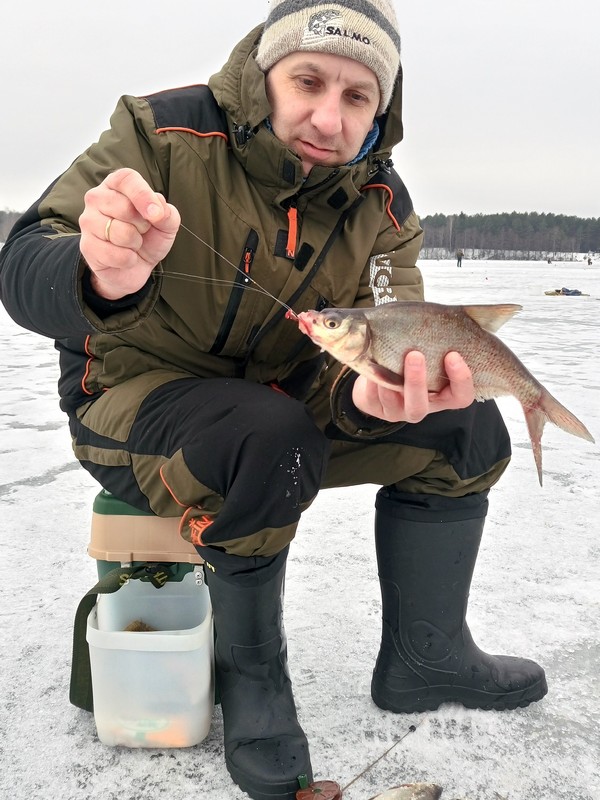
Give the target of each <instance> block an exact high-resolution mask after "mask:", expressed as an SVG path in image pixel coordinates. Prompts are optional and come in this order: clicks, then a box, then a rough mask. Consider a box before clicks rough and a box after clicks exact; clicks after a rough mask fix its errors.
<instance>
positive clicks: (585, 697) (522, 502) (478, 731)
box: [0, 261, 600, 800]
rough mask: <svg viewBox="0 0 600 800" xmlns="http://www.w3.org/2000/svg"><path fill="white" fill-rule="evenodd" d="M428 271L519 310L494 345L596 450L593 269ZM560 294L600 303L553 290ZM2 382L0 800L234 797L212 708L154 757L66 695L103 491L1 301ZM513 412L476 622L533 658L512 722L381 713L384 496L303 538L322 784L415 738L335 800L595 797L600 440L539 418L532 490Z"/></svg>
mask: <svg viewBox="0 0 600 800" xmlns="http://www.w3.org/2000/svg"><path fill="white" fill-rule="evenodd" d="M422 268H423V272H424V275H425V281H426V287H427V299H428V300H432V301H437V302H445V303H466V304H468V303H496V302H498V303H500V302H513V303H520V304H522V305H523V311H522V312H521V313H520V314H518V315H517V316H516V317H515V318H514V319H513V320H511V321H510V322H509V323H507V324H506V326H505V327H504V328H502V329H501V331H500V334H499V335H500V336H501V338H502V339H503V340H504V341H505V342H506V343H507V344H508V345H509V346H510V347H511V348H512V349H513V350H514V351H515V353H516V354H517V355H518V356H519V357H520V358H521V360H522V361H523V362H524V363H525V364H526V365H527V366H528V367H529V369H530V370H531V371H532V372H533V373H534V374H535V375H536V377H537V378H538V379H539V380H540V381H541V382H542V383H544V384H545V386H546V387H547V388H548V389H549V390H550V391H551V392H552V393H553V394H554V395H555V396H556V397H557V398H558V399H559V400H560V401H561V402H562V403H564V404H565V405H566V406H567V407H568V408H569V409H570V410H571V411H573V413H575V414H576V415H577V416H578V417H580V418H581V419H582V421H583V422H584V423H585V424H586V425H587V427H588V428H589V429H590V431H591V432H592V434H593V435H594V436H595V437H596V440H597V441H600V317H599V314H600V266H599V265H597V264H596V265H594V266H592V267H588V266H584V265H583V264H582V263H581V262H580V263H576V264H573V263H564V264H561V263H555V264H552V265H549V264H546V263H534V262H519V263H510V262H470V261H463V266H462V268H461V269H457V268H456V266H455V263H454V262H453V261H445V262H423V264H422ZM562 286H566V287H569V288H579V289H581V290H582V291H583V292H586V293H588V294H589V295H590V296H589V297H549V296H546V295H544V291H545V290H549V289H554V288H558V287H562ZM200 290H201V289H198V291H200ZM0 378H1V386H2V392H1V394H0V430H1V439H0V555H1V563H2V568H3V575H4V578H3V580H2V581H1V582H0V626H1V630H2V632H3V646H2V649H1V656H0V659H1V662H0V753H1V762H2V769H1V770H0V797H2V798H5V797H6V798H7V800H8V798H10V799H11V800H38V799H39V800H41V799H42V798H43V799H44V800H47V798H51V797H62V798H65V800H98V799H99V798H102V800H138V798H139V799H140V800H141V798H144V800H154V799H155V798H159V797H164V798H165V800H192V798H202V800H243V798H245V797H246V795H245V794H243V793H242V792H241V791H239V790H238V789H237V787H235V786H234V785H233V784H232V783H231V781H230V778H229V776H228V774H227V772H226V769H225V766H224V762H223V755H222V744H221V739H222V721H221V716H220V710H217V711H215V715H214V720H213V725H212V728H211V732H210V734H209V736H208V738H207V739H206V740H205V741H204V742H202V743H201V744H200V745H198V746H197V747H194V748H191V749H187V750H162V751H160V750H156V751H153V750H127V749H123V748H108V747H105V746H103V745H102V744H100V742H99V741H98V739H97V737H96V732H95V726H94V721H93V718H92V717H91V715H89V714H87V713H85V712H83V711H80V710H78V709H76V708H74V707H73V706H71V705H69V702H68V681H69V669H70V657H71V633H72V624H73V615H74V612H75V609H76V607H77V604H78V602H79V600H80V598H81V596H82V595H83V594H85V592H86V591H87V590H88V589H89V588H90V587H91V586H92V585H93V584H94V582H95V565H94V563H93V561H92V560H91V559H90V558H89V557H87V555H86V546H87V541H88V531H89V524H90V518H91V504H92V500H93V497H94V495H95V494H96V492H97V490H98V487H97V485H96V484H95V483H94V482H93V481H92V479H91V478H90V477H89V476H88V475H87V473H85V472H84V471H83V470H82V469H81V468H80V467H79V466H78V465H77V463H76V462H75V461H74V459H73V457H72V455H71V450H70V442H69V435H68V431H67V427H66V418H65V417H64V415H63V414H62V413H61V412H60V411H59V409H58V405H57V399H56V389H55V386H56V379H57V366H56V353H55V351H54V349H53V345H52V343H51V342H49V341H46V340H43V339H41V338H40V337H37V336H34V335H33V334H29V333H28V332H26V331H23V330H21V329H19V328H18V327H16V326H15V325H14V324H13V323H12V322H11V321H10V320H9V318H8V317H7V316H6V314H5V312H4V310H3V308H1V307H0ZM501 408H502V411H503V414H504V415H505V418H506V421H507V424H508V426H509V428H510V431H511V435H512V439H513V448H514V457H513V461H512V463H511V465H510V467H509V469H508V471H507V473H506V475H505V476H504V477H503V479H502V481H501V482H500V484H499V485H498V486H497V487H496V488H495V489H494V490H493V491H492V493H491V498H490V514H489V520H488V524H487V527H486V532H485V534H484V539H483V543H482V547H481V551H480V557H479V561H478V564H477V568H476V572H475V577H474V580H473V586H472V591H471V602H470V613H469V621H470V626H471V629H472V630H473V633H474V636H475V639H476V641H477V642H478V644H479V645H480V646H481V647H482V648H484V649H487V650H489V651H491V652H497V653H510V654H514V655H521V656H528V657H531V658H534V659H536V660H537V661H539V662H540V663H541V664H542V665H543V666H544V667H545V669H546V672H547V677H548V683H549V693H548V695H547V697H546V698H544V700H543V701H541V702H540V703H537V704H534V705H532V706H530V707H529V708H527V709H520V710H518V711H513V712H501V713H493V712H483V711H468V710H465V709H463V708H461V707H458V706H452V705H447V706H443V707H442V708H441V709H440V710H439V711H437V712H428V713H424V714H418V715H411V716H398V715H394V714H391V713H387V712H383V711H381V710H380V709H378V708H377V707H376V706H375V705H374V704H373V703H372V701H371V698H370V694H369V686H370V675H371V670H372V668H373V664H374V659H375V655H376V653H377V647H378V641H379V634H380V602H379V584H378V580H377V575H376V567H375V555H374V548H373V549H372V552H371V557H370V558H368V559H367V560H365V558H364V555H363V554H364V551H365V548H366V547H367V548H368V547H372V544H369V543H371V542H372V537H371V529H372V521H373V500H374V495H375V487H373V486H364V487H359V488H353V489H344V490H328V491H326V492H322V493H321V495H320V496H319V497H318V499H317V500H316V502H315V503H314V504H313V505H312V506H311V508H310V509H309V511H308V512H306V514H305V516H304V518H303V520H302V523H301V526H300V530H299V533H298V536H297V538H296V541H295V543H294V544H293V545H292V550H291V556H290V561H289V569H288V580H287V589H286V614H285V619H286V629H287V634H288V640H289V661H290V670H291V673H292V678H293V681H294V687H295V696H296V700H297V704H298V708H299V716H300V719H301V721H302V723H303V726H304V728H305V731H306V733H307V735H308V738H309V741H310V743H311V752H312V761H313V766H314V770H315V778H317V779H332V780H337V781H338V782H339V783H340V784H341V785H342V786H345V785H346V784H348V783H350V782H351V781H352V780H353V779H354V778H355V777H356V776H357V775H359V774H360V773H361V772H362V771H363V770H364V769H365V768H366V767H368V766H369V765H370V764H372V763H373V762H374V761H375V760H376V759H378V758H379V757H380V756H382V755H383V753H384V752H385V751H386V750H387V749H388V748H390V747H391V746H392V745H393V744H394V742H395V741H397V740H399V739H400V738H402V737H404V736H405V735H406V734H408V735H406V738H403V739H402V741H401V742H400V743H399V744H397V746H396V747H395V748H394V749H393V750H392V751H391V752H390V753H389V754H388V755H387V756H386V757H385V758H383V759H381V760H380V761H379V762H378V763H377V764H376V766H375V767H373V769H371V770H369V771H368V772H367V773H366V774H365V775H364V776H363V777H361V778H359V779H358V780H356V781H354V782H353V783H352V785H351V786H350V787H349V788H348V790H347V792H345V793H344V800H367V798H370V797H372V796H373V795H375V794H377V793H378V792H382V791H384V790H385V789H387V788H390V787H392V786H395V785H397V784H399V783H403V782H409V781H430V782H434V783H438V784H440V785H441V786H442V787H443V788H444V793H443V795H442V800H454V798H460V800H597V799H598V797H600V766H599V765H600V736H599V733H598V731H599V729H600V689H599V682H598V677H597V675H598V665H599V663H600V635H599V634H600V622H599V620H600V543H599V533H598V530H599V527H600V526H599V522H600V464H599V446H598V444H596V445H592V444H590V443H588V442H584V441H582V440H580V439H576V438H574V437H572V436H569V435H567V434H566V433H564V432H562V431H560V430H558V429H557V428H554V427H553V426H551V425H547V426H546V429H545V432H544V438H543V450H544V487H543V488H540V486H539V485H538V482H537V475H536V472H535V467H534V462H533V456H532V453H531V449H530V446H529V440H528V436H527V431H526V427H525V422H524V418H523V414H522V410H521V407H520V406H519V404H518V403H517V401H516V400H514V399H512V398H507V399H504V400H502V401H501ZM356 542H360V546H355V543H356ZM410 725H415V726H416V730H415V731H414V732H412V733H408V731H409V726H410Z"/></svg>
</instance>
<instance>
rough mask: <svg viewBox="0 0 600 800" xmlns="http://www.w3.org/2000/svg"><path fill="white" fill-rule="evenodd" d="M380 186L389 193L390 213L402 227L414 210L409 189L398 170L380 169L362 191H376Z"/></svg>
mask: <svg viewBox="0 0 600 800" xmlns="http://www.w3.org/2000/svg"><path fill="white" fill-rule="evenodd" d="M379 186H380V187H382V188H385V189H386V190H387V191H388V192H389V194H390V198H391V200H390V205H389V211H390V213H391V214H392V215H393V216H394V218H395V219H396V220H397V222H398V223H399V224H400V225H402V223H403V222H405V221H406V219H407V218H408V217H409V216H410V214H411V213H412V211H413V210H414V209H413V202H412V200H411V197H410V195H409V193H408V189H407V188H406V186H405V185H404V181H403V180H402V178H401V177H400V176H399V175H398V173H397V172H396V170H394V169H392V170H389V169H380V170H379V172H378V173H377V174H376V175H374V176H373V178H372V179H371V180H370V181H369V182H368V183H366V184H365V185H364V186H363V187H362V190H364V189H374V188H376V187H379ZM362 190H361V191H362Z"/></svg>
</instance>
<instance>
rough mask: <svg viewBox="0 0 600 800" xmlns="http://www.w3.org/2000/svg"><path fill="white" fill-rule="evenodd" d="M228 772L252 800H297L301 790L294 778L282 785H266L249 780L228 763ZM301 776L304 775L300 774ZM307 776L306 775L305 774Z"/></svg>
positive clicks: (309, 773) (309, 777) (309, 772)
mask: <svg viewBox="0 0 600 800" xmlns="http://www.w3.org/2000/svg"><path fill="white" fill-rule="evenodd" d="M226 767H227V771H228V772H229V774H230V775H231V779H232V780H233V782H234V783H235V784H237V785H238V786H239V787H240V789H241V790H242V791H243V792H246V794H247V795H249V797H251V798H252V800H296V792H297V791H298V789H300V784H299V783H298V779H297V778H294V779H293V780H289V781H281V783H272V784H269V785H265V784H264V783H262V782H261V783H258V782H257V781H254V780H252V779H249V778H248V775H247V774H246V773H244V772H242V771H241V770H238V769H237V768H236V767H234V766H233V765H232V764H229V763H226ZM298 774H299V775H300V774H302V773H298ZM305 774H306V773H305ZM307 777H308V782H309V783H310V782H311V781H312V779H313V778H312V770H309V771H308V775H307Z"/></svg>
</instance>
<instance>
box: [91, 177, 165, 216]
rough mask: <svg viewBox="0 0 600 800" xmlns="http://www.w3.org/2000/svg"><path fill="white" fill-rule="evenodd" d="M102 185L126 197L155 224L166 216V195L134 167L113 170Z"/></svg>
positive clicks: (138, 211) (142, 214)
mask: <svg viewBox="0 0 600 800" xmlns="http://www.w3.org/2000/svg"><path fill="white" fill-rule="evenodd" d="M102 185H103V186H104V187H106V188H107V189H112V190H113V191H115V192H118V193H119V194H121V195H123V196H124V197H126V198H127V200H129V202H130V203H131V205H132V206H133V208H134V209H135V210H136V211H137V213H138V214H139V215H140V216H141V217H142V218H143V219H145V220H148V222H150V223H151V224H153V225H154V224H155V223H156V222H159V221H160V220H162V219H163V217H164V216H165V207H166V205H167V203H166V201H165V199H164V197H162V196H161V195H159V194H158V193H157V192H155V191H154V190H153V189H152V188H151V187H150V185H149V184H148V182H147V181H146V180H145V179H144V178H142V176H141V175H140V173H139V172H136V171H135V170H133V169H129V168H128V167H123V168H122V169H117V170H115V171H114V172H111V173H110V174H109V175H107V176H106V178H105V179H104V181H103V182H102Z"/></svg>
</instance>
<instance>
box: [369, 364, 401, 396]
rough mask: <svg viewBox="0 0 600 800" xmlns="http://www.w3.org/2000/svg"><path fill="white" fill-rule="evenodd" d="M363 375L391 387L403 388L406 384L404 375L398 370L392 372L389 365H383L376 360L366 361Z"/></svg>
mask: <svg viewBox="0 0 600 800" xmlns="http://www.w3.org/2000/svg"><path fill="white" fill-rule="evenodd" d="M361 372H362V373H363V375H366V376H367V377H368V378H370V379H371V380H373V381H375V383H378V384H379V385H380V386H387V387H388V388H389V389H401V388H402V387H403V386H404V376H403V375H398V373H397V372H392V370H391V369H387V367H382V366H381V364H377V363H376V362H375V361H364V362H363V369H362V370H361Z"/></svg>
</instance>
